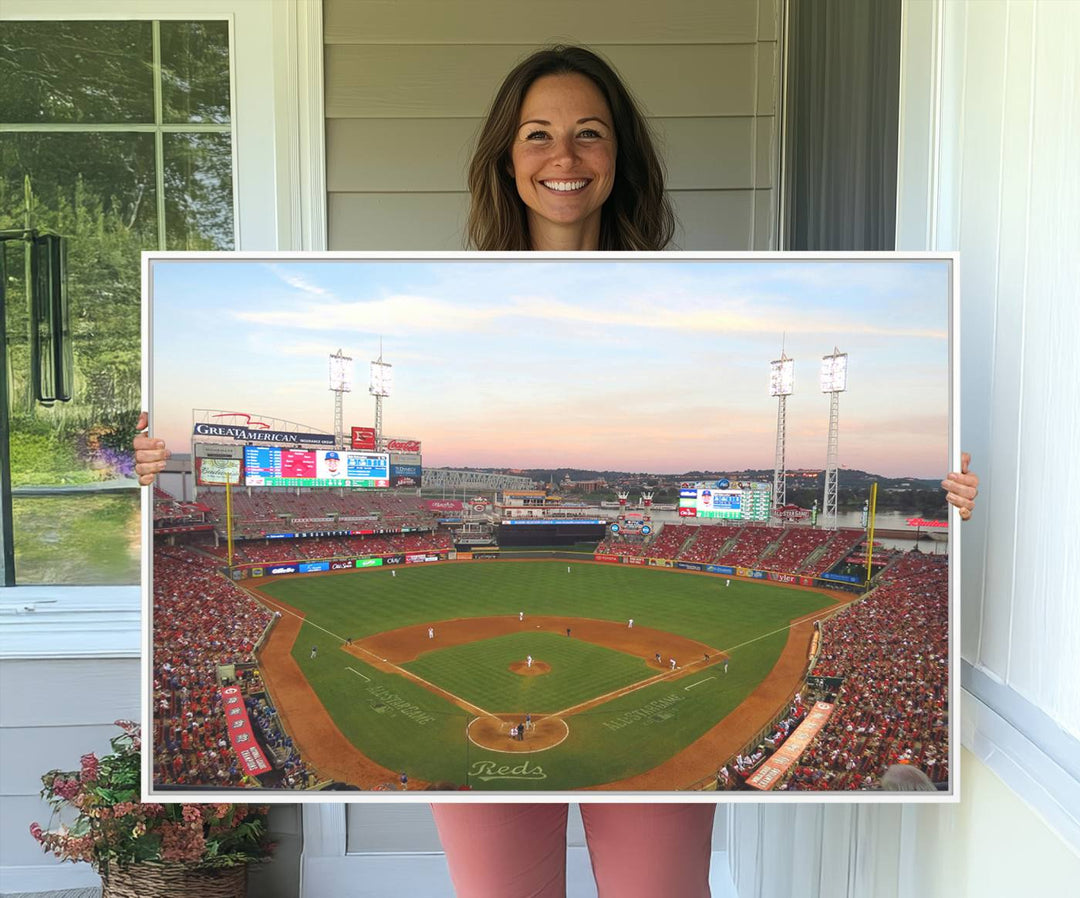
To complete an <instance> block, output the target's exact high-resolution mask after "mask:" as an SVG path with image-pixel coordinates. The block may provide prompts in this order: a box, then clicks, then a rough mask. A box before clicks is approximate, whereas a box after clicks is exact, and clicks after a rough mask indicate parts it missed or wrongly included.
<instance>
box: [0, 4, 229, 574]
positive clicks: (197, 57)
mask: <svg viewBox="0 0 1080 898" xmlns="http://www.w3.org/2000/svg"><path fill="white" fill-rule="evenodd" d="M229 59H230V38H229V22H228V21H225V20H216V21H215V20H211V21H181V20H169V21H135V22H131V21H50V22H41V21H27V22H8V23H5V26H4V30H3V36H2V38H0V79H2V84H3V88H2V91H0V121H2V122H3V123H4V124H3V125H2V126H0V231H5V232H7V233H8V234H11V233H13V232H18V231H19V230H22V229H33V230H37V231H47V232H51V233H56V234H60V235H63V236H64V237H66V238H67V242H68V247H67V262H68V264H67V271H68V296H69V314H70V330H71V339H72V348H73V358H74V393H73V397H72V400H71V401H70V402H67V403H56V404H53V405H51V406H45V405H43V404H41V403H39V402H37V401H35V398H34V396H33V392H32V389H31V384H30V378H29V372H30V364H29V357H30V339H29V315H28V308H27V303H26V301H25V299H24V297H25V296H26V277H25V270H24V262H23V256H24V246H25V244H24V242H23V241H22V240H19V239H9V240H7V241H5V242H4V243H3V244H2V246H3V251H4V253H5V262H6V263H7V264H6V266H5V271H6V282H5V285H4V286H5V288H6V290H5V296H6V302H5V309H4V325H5V335H6V356H5V363H6V365H7V372H8V378H9V391H8V404H9V409H8V414H9V421H10V446H11V452H10V458H11V484H12V535H13V541H14V552H15V572H16V581H17V582H18V583H20V584H32V583H67V584H105V583H111V584H122V583H131V584H134V583H137V582H138V581H139V558H140V555H139V493H138V487H137V484H136V481H135V480H134V477H133V471H132V459H131V454H130V449H129V447H130V445H131V438H132V436H133V434H134V423H135V420H136V418H137V415H138V412H139V407H140V398H139V391H140V372H141V343H140V327H141V316H140V302H139V298H140V284H139V276H140V259H139V253H140V251H141V250H144V249H170V250H188V249H190V250H216V249H231V248H233V247H234V245H235V226H234V221H235V216H234V200H233V149H232V147H233V135H232V118H233V116H232V112H231V105H232V103H231V79H230V64H229Z"/></svg>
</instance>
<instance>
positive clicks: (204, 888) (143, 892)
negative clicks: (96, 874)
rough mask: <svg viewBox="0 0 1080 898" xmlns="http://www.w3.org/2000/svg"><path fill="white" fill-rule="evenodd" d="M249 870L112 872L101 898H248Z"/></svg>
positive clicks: (136, 868) (167, 867)
mask: <svg viewBox="0 0 1080 898" xmlns="http://www.w3.org/2000/svg"><path fill="white" fill-rule="evenodd" d="M247 870H248V868H247V866H246V865H241V866H238V867H223V868H221V869H218V870H199V869H195V868H192V867H190V866H188V865H186V864H159V863H151V862H147V863H142V864H132V865H131V866H130V867H128V868H126V869H123V870H122V869H120V868H118V867H112V868H110V870H109V872H108V874H107V875H104V874H103V875H102V877H101V889H102V891H101V898H244V896H245V894H246V892H247Z"/></svg>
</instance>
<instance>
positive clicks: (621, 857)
mask: <svg viewBox="0 0 1080 898" xmlns="http://www.w3.org/2000/svg"><path fill="white" fill-rule="evenodd" d="M715 810H716V806H715V805H713V804H583V805H581V816H582V819H583V821H584V823H585V837H586V840H587V842H588V845H589V856H590V857H591V859H592V868H593V875H594V876H595V877H596V885H597V891H598V893H599V898H638V896H640V898H660V896H667V895H673V896H674V895H677V896H679V898H708V896H709V856H710V853H711V851H712V823H713V814H714V812H715ZM432 812H433V813H434V815H435V824H436V825H437V826H438V828H439V838H440V839H442V844H443V848H444V849H445V851H446V860H447V863H448V864H449V865H450V876H451V878H452V879H453V881H454V889H455V891H456V893H457V895H458V898H563V896H565V894H566V813H567V805H565V804H436V805H432Z"/></svg>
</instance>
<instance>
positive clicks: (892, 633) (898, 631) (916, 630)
mask: <svg viewBox="0 0 1080 898" xmlns="http://www.w3.org/2000/svg"><path fill="white" fill-rule="evenodd" d="M948 596H949V590H948V559H947V558H946V557H945V556H943V555H925V554H922V553H920V552H917V551H913V552H908V553H906V554H904V555H903V556H901V557H900V558H899V559H898V560H897V561H896V562H894V563H893V564H892V565H890V567H889V568H888V569H887V570H886V571H885V572H884V574H883V575H882V584H881V585H880V586H878V587H877V588H876V589H875V590H874V591H873V592H872V593H870V594H869V595H868V596H867V597H866V598H865V599H862V600H861V601H858V602H856V603H854V604H852V605H850V606H849V607H848V608H846V609H844V610H843V611H842V612H840V613H839V614H838V615H836V616H835V617H833V618H832V619H831V620H829V621H828V622H827V623H825V624H823V627H822V629H823V634H824V638H823V641H822V648H821V652H820V654H819V657H818V661H817V663H816V665H815V666H814V669H813V671H812V672H811V673H812V675H815V676H824V677H843V685H842V686H841V687H840V690H839V692H838V693H837V695H836V707H835V709H834V711H833V713H832V716H831V717H830V718H829V721H828V723H826V725H825V726H824V727H823V728H822V730H821V732H820V733H819V734H818V736H817V738H816V739H815V740H814V742H813V743H812V744H811V746H810V747H809V748H808V749H807V751H806V752H805V753H804V755H803V757H802V758H801V759H800V763H799V764H797V765H796V766H794V767H793V768H792V770H791V771H790V772H789V775H788V777H787V778H786V779H785V782H784V783H783V784H782V785H781V787H780V788H786V789H833V790H835V789H866V788H873V787H875V786H876V785H877V783H878V782H879V781H880V777H881V775H882V773H883V772H884V771H885V769H886V768H888V767H889V766H890V765H892V764H912V765H915V766H917V767H919V768H920V769H921V770H923V771H924V772H925V773H926V774H927V775H928V776H929V777H930V779H931V780H932V781H933V782H934V783H940V784H947V783H948V780H949V769H948V749H949V741H948V740H949V709H948V683H949V655H948V646H949V628H948V618H949V609H948Z"/></svg>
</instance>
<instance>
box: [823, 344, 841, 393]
mask: <svg viewBox="0 0 1080 898" xmlns="http://www.w3.org/2000/svg"><path fill="white" fill-rule="evenodd" d="M846 389H847V353H846V352H839V351H836V350H834V351H833V354H832V355H827V356H823V357H822V359H821V392H822V393H843V392H844V391H845V390H846Z"/></svg>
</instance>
